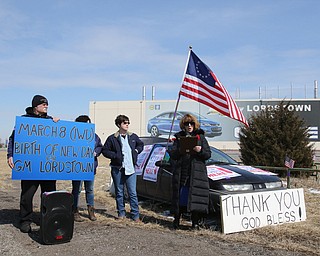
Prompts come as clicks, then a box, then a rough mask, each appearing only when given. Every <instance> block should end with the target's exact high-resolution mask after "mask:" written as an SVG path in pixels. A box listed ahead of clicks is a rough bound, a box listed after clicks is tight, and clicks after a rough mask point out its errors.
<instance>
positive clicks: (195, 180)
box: [169, 129, 211, 214]
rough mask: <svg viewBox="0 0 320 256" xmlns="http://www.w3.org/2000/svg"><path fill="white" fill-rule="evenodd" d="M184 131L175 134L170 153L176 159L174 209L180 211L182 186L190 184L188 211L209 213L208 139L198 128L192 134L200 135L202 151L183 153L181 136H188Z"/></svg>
mask: <svg viewBox="0 0 320 256" xmlns="http://www.w3.org/2000/svg"><path fill="white" fill-rule="evenodd" d="M186 135H187V134H186V133H185V132H184V131H180V132H178V133H177V134H175V137H176V139H175V141H174V143H173V147H172V149H171V150H170V152H169V154H170V157H171V159H172V160H175V161H174V162H175V164H174V169H173V176H172V190H173V191H172V192H173V193H172V210H173V212H174V213H175V214H178V213H179V200H180V188H181V186H184V185H189V195H188V205H187V211H188V212H200V213H208V211H209V181H208V175H207V168H206V166H205V160H207V159H209V158H210V157H211V150H210V147H209V144H208V141H207V140H206V138H205V137H204V131H203V130H202V129H198V130H196V131H194V133H193V134H191V135H192V136H197V137H198V145H199V146H201V147H202V148H201V151H200V152H199V153H195V154H192V155H190V154H186V155H181V154H180V151H179V147H180V146H179V138H180V137H182V136H186Z"/></svg>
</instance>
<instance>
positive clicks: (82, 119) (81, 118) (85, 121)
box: [75, 115, 91, 123]
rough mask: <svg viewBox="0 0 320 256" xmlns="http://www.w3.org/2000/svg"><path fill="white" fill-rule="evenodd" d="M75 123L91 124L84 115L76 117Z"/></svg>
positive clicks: (88, 118)
mask: <svg viewBox="0 0 320 256" xmlns="http://www.w3.org/2000/svg"><path fill="white" fill-rule="evenodd" d="M75 121H76V122H82V123H91V120H90V117H88V116H86V115H81V116H78V117H77V118H76V120H75Z"/></svg>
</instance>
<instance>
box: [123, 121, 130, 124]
mask: <svg viewBox="0 0 320 256" xmlns="http://www.w3.org/2000/svg"><path fill="white" fill-rule="evenodd" d="M122 123H123V124H130V122H129V121H123V122H122Z"/></svg>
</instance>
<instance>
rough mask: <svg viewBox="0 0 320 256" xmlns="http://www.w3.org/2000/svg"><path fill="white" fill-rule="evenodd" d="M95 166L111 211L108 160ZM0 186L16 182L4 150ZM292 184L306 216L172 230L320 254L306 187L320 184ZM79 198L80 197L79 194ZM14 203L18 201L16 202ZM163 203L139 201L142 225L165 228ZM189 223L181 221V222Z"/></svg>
mask: <svg viewBox="0 0 320 256" xmlns="http://www.w3.org/2000/svg"><path fill="white" fill-rule="evenodd" d="M99 163H100V164H99V169H98V171H97V175H96V178H95V200H96V201H97V202H99V204H102V205H104V206H105V207H106V208H107V209H108V212H115V200H114V198H112V197H111V196H110V194H109V193H108V192H107V189H108V187H109V185H110V184H109V183H110V170H109V167H108V160H107V159H105V158H104V157H100V158H99ZM0 168H1V176H0V189H1V190H8V189H10V188H13V187H14V186H17V183H16V184H13V183H14V182H17V181H12V180H11V171H10V169H9V168H8V166H7V163H6V153H5V151H0ZM57 184H58V189H64V190H68V191H71V182H70V181H58V183H57ZM291 184H292V185H291V187H292V188H304V195H305V201H306V211H307V220H306V221H304V222H300V223H293V224H283V225H279V226H270V227H264V228H260V229H256V230H252V231H246V232H241V233H235V234H228V235H224V234H221V233H219V232H214V231H210V230H200V231H197V232H190V231H188V230H187V229H185V230H178V231H176V232H180V233H183V234H185V235H188V236H201V237H203V238H205V239H206V240H208V242H210V241H214V240H223V241H228V242H238V243H242V244H256V245H262V246H264V247H267V248H273V249H285V250H289V251H292V252H297V253H298V252H299V253H306V254H309V255H320V194H316V193H311V192H310V189H311V188H313V189H316V190H318V191H320V184H319V183H318V182H317V181H316V180H315V178H314V177H309V178H304V179H298V178H292V181H291ZM81 200H84V199H83V198H82V199H81ZM17 207H18V203H17ZM166 207H167V206H166V205H163V204H151V203H149V202H145V203H143V204H142V205H141V207H140V209H141V215H142V216H143V221H144V223H145V224H144V225H141V227H142V228H145V229H159V230H168V228H169V225H170V223H171V221H172V220H171V219H169V218H168V217H165V216H163V215H161V213H162V212H163V211H165V210H167V209H168V208H166ZM98 221H101V222H103V223H110V224H111V225H112V224H114V225H126V226H130V225H132V224H131V223H130V221H125V222H124V223H122V224H119V223H116V222H115V221H114V219H113V218H110V216H107V215H104V214H99V215H98ZM187 225H189V224H188V223H185V226H187Z"/></svg>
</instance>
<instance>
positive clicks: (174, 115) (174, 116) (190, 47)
mask: <svg viewBox="0 0 320 256" xmlns="http://www.w3.org/2000/svg"><path fill="white" fill-rule="evenodd" d="M191 50H192V46H189V52H188V58H187V62H186V66H185V69H184V73H183V76H182V81H181V85H182V83H183V80H184V77H185V75H186V72H187V68H188V64H189V59H190V53H191ZM180 97H181V95H180V90H179V95H178V99H177V102H176V107H175V110H174V113H173V118H172V122H171V127H170V132H169V136H168V142H167V149H168V143H169V140H170V136H171V132H172V128H173V123H174V120H175V118H176V115H177V110H178V105H179V102H180Z"/></svg>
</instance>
